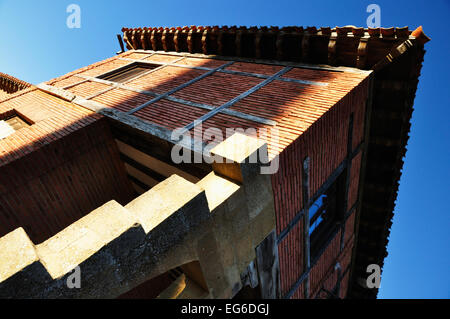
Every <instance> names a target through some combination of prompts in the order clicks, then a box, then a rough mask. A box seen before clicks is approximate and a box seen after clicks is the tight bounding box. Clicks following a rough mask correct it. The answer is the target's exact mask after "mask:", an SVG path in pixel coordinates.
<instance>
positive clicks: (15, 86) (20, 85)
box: [0, 72, 30, 101]
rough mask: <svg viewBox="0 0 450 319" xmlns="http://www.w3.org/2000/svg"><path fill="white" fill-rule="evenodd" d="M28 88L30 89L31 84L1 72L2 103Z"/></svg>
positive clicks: (0, 94)
mask: <svg viewBox="0 0 450 319" xmlns="http://www.w3.org/2000/svg"><path fill="white" fill-rule="evenodd" d="M28 87H30V84H29V83H27V82H25V81H22V80H19V79H16V78H15V77H13V76H11V75H8V74H5V73H2V72H0V101H2V100H4V99H6V98H9V97H10V96H11V94H13V93H16V92H17V91H20V90H23V89H26V88H28Z"/></svg>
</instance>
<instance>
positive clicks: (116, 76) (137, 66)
mask: <svg viewBox="0 0 450 319" xmlns="http://www.w3.org/2000/svg"><path fill="white" fill-rule="evenodd" d="M159 66H160V65H157V64H149V63H139V62H136V63H133V64H131V65H127V66H125V67H123V68H120V69H118V70H114V71H111V72H108V73H105V74H103V75H100V76H98V78H99V79H102V80H108V81H112V82H117V83H123V82H126V81H128V80H131V79H133V78H135V77H137V76H138V75H141V74H143V73H145V72H147V71H149V70H153V69H155V68H157V67H159Z"/></svg>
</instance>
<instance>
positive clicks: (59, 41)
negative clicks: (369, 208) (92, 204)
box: [0, 0, 450, 298]
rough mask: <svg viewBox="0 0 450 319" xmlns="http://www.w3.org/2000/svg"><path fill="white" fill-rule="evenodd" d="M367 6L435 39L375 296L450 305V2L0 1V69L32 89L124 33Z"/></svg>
mask: <svg viewBox="0 0 450 319" xmlns="http://www.w3.org/2000/svg"><path fill="white" fill-rule="evenodd" d="M71 3H75V4H78V5H79V6H80V7H81V23H82V25H81V28H80V29H69V28H67V27H66V18H67V16H68V13H66V7H67V6H68V5H69V4H71ZM137 3H139V4H137ZM371 3H375V4H378V5H379V6H380V7H381V26H383V27H391V26H397V27H403V26H406V25H407V26H409V27H410V29H415V28H416V27H417V26H419V25H423V27H424V31H425V33H426V34H427V35H428V36H429V37H431V38H432V41H431V42H429V43H428V44H427V45H426V50H427V53H426V55H425V63H424V67H423V69H422V76H421V77H420V83H419V88H418V90H417V95H416V100H415V111H414V114H413V119H412V128H411V138H410V140H409V145H408V152H407V156H406V163H405V166H404V169H403V176H402V179H401V183H400V191H399V196H398V199H397V207H396V210H395V218H394V225H393V227H392V230H391V236H390V243H389V246H388V251H389V256H388V257H387V259H386V261H385V267H384V272H383V278H382V283H381V289H380V293H379V298H449V297H450V275H449V270H450V257H449V256H450V254H449V240H450V222H449V220H450V218H449V211H450V209H449V202H447V200H449V198H450V194H448V192H449V186H448V185H449V180H450V173H449V172H450V170H449V164H450V156H449V155H450V154H449V153H450V151H449V149H450V142H449V141H450V134H449V120H450V105H449V93H448V89H449V80H448V78H449V75H448V74H449V71H450V68H449V63H450V62H449V54H450V47H449V43H450V41H449V40H448V35H447V33H448V22H447V21H448V19H449V16H450V1H448V0H433V1H411V0H408V1H404V0H401V1H400V0H398V1H380V0H371V1H335V0H332V1H325V0H322V1H311V0H307V1H301V0H297V1H283V0H278V1H267V2H266V1H234V0H233V1H232V0H228V1H175V0H171V1H142V3H141V1H123V0H122V1H101V0H95V1H84V0H71V1H65V0H57V1H56V0H55V1H50V0H41V1H25V0H22V1H20V0H0V30H3V31H2V37H1V42H2V43H1V49H0V71H1V72H5V73H8V74H11V75H14V76H16V77H18V78H20V79H23V80H25V81H28V82H31V83H34V84H37V83H40V82H43V81H46V80H49V79H50V78H53V77H56V76H59V75H62V74H65V73H67V72H69V71H72V70H74V69H76V68H79V67H82V66H86V65H89V64H91V63H93V62H96V61H98V60H102V59H104V58H107V57H110V56H112V55H114V54H115V52H116V51H118V50H119V46H118V43H117V40H116V37H115V35H116V34H117V33H120V30H121V28H122V27H124V26H126V27H144V26H184V25H194V24H195V25H246V26H252V25H277V26H285V25H302V26H317V27H320V26H331V27H334V26H344V25H349V24H350V25H356V26H366V19H367V16H368V15H369V13H367V12H366V7H367V6H368V5H369V4H371Z"/></svg>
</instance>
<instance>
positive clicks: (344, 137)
mask: <svg viewBox="0 0 450 319" xmlns="http://www.w3.org/2000/svg"><path fill="white" fill-rule="evenodd" d="M367 93H368V80H367V79H366V80H364V81H363V82H361V84H360V85H359V86H358V87H356V88H354V89H353V90H351V91H350V92H349V94H348V95H346V96H345V97H344V98H343V99H341V100H340V101H339V102H337V103H336V105H335V106H333V107H332V108H330V110H329V111H328V112H326V113H325V114H324V115H323V116H322V117H321V118H320V119H318V120H317V121H316V122H315V123H314V124H313V125H312V126H311V127H310V128H309V129H308V130H307V131H306V132H305V133H304V134H302V135H301V136H300V137H299V138H298V139H297V140H295V141H294V142H293V143H292V144H290V145H289V146H288V147H287V148H286V149H285V150H284V151H283V152H281V153H280V155H279V160H280V169H279V171H278V173H277V174H275V175H273V176H272V185H273V190H274V197H275V210H276V215H277V232H278V234H280V233H282V232H283V230H285V229H286V228H287V227H288V225H289V223H290V222H291V221H292V220H293V219H294V217H295V216H296V215H297V214H299V213H300V212H301V210H302V209H303V205H302V178H301V176H302V168H301V167H302V162H303V159H304V158H305V157H307V156H308V157H310V193H309V196H310V198H311V197H312V196H314V195H315V194H316V193H317V192H318V190H319V188H320V187H321V186H322V185H323V184H324V183H325V181H327V179H328V178H329V177H330V175H331V174H332V173H333V171H335V170H336V169H337V168H338V167H339V165H340V164H341V163H342V162H343V161H344V159H345V157H346V156H347V143H348V129H349V119H350V115H351V113H353V119H354V120H353V135H352V150H353V151H355V150H356V149H357V146H358V145H360V143H361V142H362V140H363V131H364V110H365V103H366V97H367ZM360 166H361V151H360V152H359V153H358V154H357V155H356V156H355V157H354V158H353V160H352V166H351V169H350V184H349V190H348V201H349V202H348V210H350V208H351V207H352V206H353V205H354V204H355V202H356V200H357V195H358V181H359V169H360ZM354 215H355V213H354V212H353V213H352V214H351V215H349V217H348V219H347V222H346V223H347V225H346V229H345V235H344V240H345V242H347V241H349V240H351V239H352V235H353V231H354V230H353V226H354ZM340 237H341V234H340V231H339V232H338V233H337V235H336V237H335V238H334V239H332V240H331V242H330V244H329V246H328V247H327V249H326V250H325V251H324V253H323V255H322V257H320V258H319V261H318V263H317V264H316V265H315V266H314V267H313V268H312V270H311V273H310V291H311V293H314V292H315V291H318V289H319V288H320V287H319V286H320V285H321V284H322V283H323V282H324V281H326V280H327V278H328V276H330V275H331V276H335V277H336V275H335V274H334V273H333V272H331V273H330V268H333V267H334V265H335V263H336V261H337V260H338V259H339V258H338V256H339V250H340ZM350 250H351V249H350ZM279 256H280V272H281V287H282V295H283V296H284V295H285V294H286V293H287V292H289V290H290V289H291V288H292V286H293V285H294V284H295V283H296V281H297V280H298V279H299V278H300V276H301V275H302V272H303V225H302V221H301V219H300V222H299V223H297V224H296V225H295V227H293V228H292V229H291V230H290V232H289V233H288V234H287V235H286V237H284V238H283V239H282V241H281V243H280V245H279ZM312 266H313V265H312ZM342 271H343V272H344V271H345V268H343V269H342ZM336 278H337V277H336ZM334 281H335V282H334V284H333V287H334V285H335V284H336V280H334ZM327 285H331V282H330V281H328V282H327ZM302 287H303V285H301V286H300V288H298V290H297V291H296V292H295V293H294V296H293V297H294V298H295V297H296V296H297V297H300V296H302V292H301V291H300V290H301V289H303V288H302Z"/></svg>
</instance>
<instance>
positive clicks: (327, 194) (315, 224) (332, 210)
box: [309, 170, 347, 260]
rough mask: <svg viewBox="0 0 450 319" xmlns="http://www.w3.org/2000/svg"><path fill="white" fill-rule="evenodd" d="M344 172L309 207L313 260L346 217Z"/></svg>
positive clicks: (345, 175)
mask: <svg viewBox="0 0 450 319" xmlns="http://www.w3.org/2000/svg"><path fill="white" fill-rule="evenodd" d="M346 177H347V173H346V170H344V171H343V172H342V173H341V174H340V175H339V176H338V177H337V178H336V180H335V181H334V182H333V184H332V185H331V186H330V187H328V189H327V190H326V191H324V192H323V193H322V194H321V195H320V196H319V197H318V198H317V199H316V200H315V201H314V203H313V204H312V205H311V206H310V207H309V222H310V225H309V227H310V228H309V235H310V247H311V252H310V254H311V260H314V259H316V258H317V257H318V256H319V254H320V252H321V251H322V249H323V248H324V246H325V245H326V243H327V242H328V240H329V239H330V236H331V235H333V233H334V231H335V230H336V227H338V225H339V224H340V223H341V222H342V220H343V218H344V216H345V211H344V210H345V185H346V183H345V179H346Z"/></svg>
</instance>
